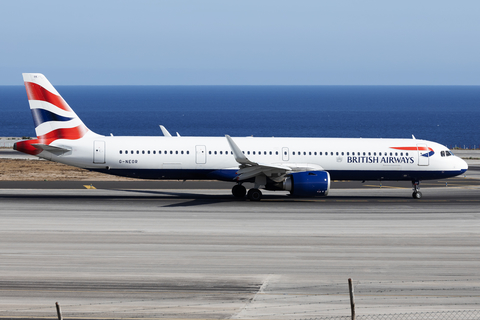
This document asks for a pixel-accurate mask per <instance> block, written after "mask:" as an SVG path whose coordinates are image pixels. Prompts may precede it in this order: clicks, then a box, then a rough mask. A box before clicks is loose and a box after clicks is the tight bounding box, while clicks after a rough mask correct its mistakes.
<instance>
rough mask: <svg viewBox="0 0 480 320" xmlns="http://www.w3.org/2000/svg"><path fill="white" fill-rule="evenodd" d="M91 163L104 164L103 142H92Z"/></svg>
mask: <svg viewBox="0 0 480 320" xmlns="http://www.w3.org/2000/svg"><path fill="white" fill-rule="evenodd" d="M93 163H105V141H93Z"/></svg>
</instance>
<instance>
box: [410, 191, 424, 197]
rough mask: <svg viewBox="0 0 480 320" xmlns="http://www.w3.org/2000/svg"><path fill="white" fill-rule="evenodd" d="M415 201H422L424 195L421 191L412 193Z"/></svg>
mask: <svg viewBox="0 0 480 320" xmlns="http://www.w3.org/2000/svg"><path fill="white" fill-rule="evenodd" d="M412 197H413V199H421V198H422V193H421V192H420V191H414V192H413V193H412Z"/></svg>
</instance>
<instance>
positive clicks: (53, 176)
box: [0, 159, 137, 181]
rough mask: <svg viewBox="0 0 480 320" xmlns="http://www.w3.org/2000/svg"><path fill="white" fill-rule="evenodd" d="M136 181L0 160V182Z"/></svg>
mask: <svg viewBox="0 0 480 320" xmlns="http://www.w3.org/2000/svg"><path fill="white" fill-rule="evenodd" d="M61 180H66V181H69V180H78V181H82V180H89V181H126V180H137V179H132V178H123V177H116V176H111V175H108V174H103V173H97V172H91V171H88V170H85V169H80V168H76V167H71V166H67V165H64V164H61V163H56V162H51V161H46V160H30V159H28V160H27V159H0V181H61Z"/></svg>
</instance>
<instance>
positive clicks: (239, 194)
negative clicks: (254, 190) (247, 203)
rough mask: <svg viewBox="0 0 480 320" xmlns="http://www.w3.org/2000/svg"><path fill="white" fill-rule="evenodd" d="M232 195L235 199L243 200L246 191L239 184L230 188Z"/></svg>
mask: <svg viewBox="0 0 480 320" xmlns="http://www.w3.org/2000/svg"><path fill="white" fill-rule="evenodd" d="M232 194H233V196H234V197H235V198H243V197H245V194H247V189H245V187H244V186H242V185H241V184H236V185H234V186H233V188H232Z"/></svg>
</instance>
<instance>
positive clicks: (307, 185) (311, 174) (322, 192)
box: [283, 171, 330, 197]
mask: <svg viewBox="0 0 480 320" xmlns="http://www.w3.org/2000/svg"><path fill="white" fill-rule="evenodd" d="M283 185H284V189H285V190H288V191H290V193H291V194H292V195H294V196H297V197H315V196H326V195H328V191H329V190H330V174H329V173H328V172H326V171H304V172H295V173H292V174H291V175H290V176H288V177H287V179H286V180H285V181H284V183H283Z"/></svg>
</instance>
